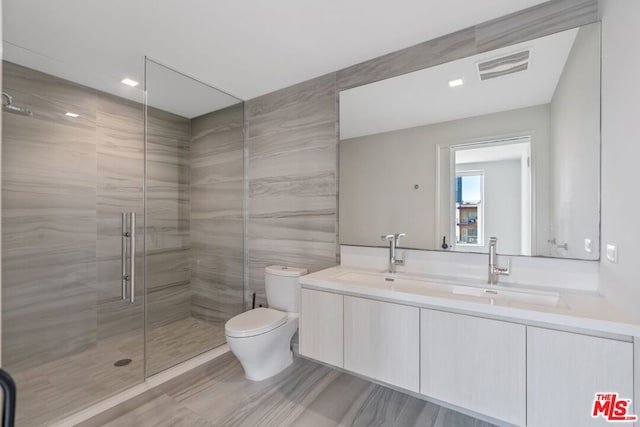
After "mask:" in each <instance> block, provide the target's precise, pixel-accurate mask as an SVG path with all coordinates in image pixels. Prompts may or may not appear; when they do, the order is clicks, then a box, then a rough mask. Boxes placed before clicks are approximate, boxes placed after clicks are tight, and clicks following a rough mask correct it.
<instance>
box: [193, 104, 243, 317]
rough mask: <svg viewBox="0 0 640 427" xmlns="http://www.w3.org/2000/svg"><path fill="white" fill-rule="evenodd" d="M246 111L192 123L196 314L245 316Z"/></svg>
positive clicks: (233, 108)
mask: <svg viewBox="0 0 640 427" xmlns="http://www.w3.org/2000/svg"><path fill="white" fill-rule="evenodd" d="M243 109H244V105H243V104H242V103H240V104H237V105H234V106H231V107H228V108H225V109H223V110H219V111H216V112H213V113H210V114H206V115H204V116H200V117H196V118H194V119H192V121H191V130H192V139H191V156H192V160H191V232H192V237H191V293H192V294H191V314H192V315H193V316H194V317H197V318H200V319H204V320H208V321H213V322H216V323H224V322H225V321H226V320H228V319H229V318H231V317H233V316H234V315H236V314H238V313H239V312H242V311H243V292H244V286H243V280H244V234H243V233H244V224H243V221H244V218H243V209H244V201H243V195H244V135H243V125H244V123H243V120H244V111H243Z"/></svg>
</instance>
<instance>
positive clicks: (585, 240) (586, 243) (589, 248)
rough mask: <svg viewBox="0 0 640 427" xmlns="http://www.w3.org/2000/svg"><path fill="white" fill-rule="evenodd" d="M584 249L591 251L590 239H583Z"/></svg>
mask: <svg viewBox="0 0 640 427" xmlns="http://www.w3.org/2000/svg"><path fill="white" fill-rule="evenodd" d="M584 251H585V252H586V253H588V254H590V253H591V252H592V251H593V247H592V245H591V239H584Z"/></svg>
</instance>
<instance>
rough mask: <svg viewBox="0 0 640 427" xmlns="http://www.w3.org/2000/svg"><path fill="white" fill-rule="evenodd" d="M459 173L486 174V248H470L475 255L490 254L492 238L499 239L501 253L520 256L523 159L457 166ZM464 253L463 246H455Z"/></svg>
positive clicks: (484, 219) (484, 236) (484, 217)
mask: <svg viewBox="0 0 640 427" xmlns="http://www.w3.org/2000/svg"><path fill="white" fill-rule="evenodd" d="M456 170H457V171H471V170H483V171H484V200H483V201H482V203H483V205H484V215H483V221H484V235H483V241H484V246H483V247H482V248H478V247H473V246H471V247H468V248H469V250H471V251H474V252H488V250H489V248H488V246H487V245H488V242H489V238H490V237H492V236H495V237H497V238H498V248H499V252H500V253H504V254H518V253H520V238H521V234H522V233H521V221H520V209H521V207H522V206H521V205H522V203H521V197H520V193H521V190H522V188H521V185H520V178H521V177H520V175H521V172H520V159H511V160H502V161H496V162H482V163H466V164H463V165H457V166H456ZM456 250H464V246H456Z"/></svg>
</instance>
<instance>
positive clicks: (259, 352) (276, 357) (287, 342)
mask: <svg viewBox="0 0 640 427" xmlns="http://www.w3.org/2000/svg"><path fill="white" fill-rule="evenodd" d="M297 329H298V318H297V317H295V318H290V319H288V320H287V322H286V323H285V324H284V325H282V326H280V327H278V328H276V329H274V330H272V331H269V332H267V333H265V334H262V335H257V336H253V337H243V338H237V337H229V336H227V337H226V338H227V344H228V345H229V348H230V349H231V352H232V353H233V354H234V355H235V356H236V357H237V358H238V360H239V361H240V364H241V365H242V367H243V368H244V372H245V377H246V378H247V379H248V380H251V381H263V380H266V379H267V378H271V377H273V376H274V375H277V374H279V373H280V372H282V371H284V370H285V369H286V368H287V367H289V366H290V365H291V364H292V363H293V352H292V351H291V338H293V335H294V334H295V332H296V330H297Z"/></svg>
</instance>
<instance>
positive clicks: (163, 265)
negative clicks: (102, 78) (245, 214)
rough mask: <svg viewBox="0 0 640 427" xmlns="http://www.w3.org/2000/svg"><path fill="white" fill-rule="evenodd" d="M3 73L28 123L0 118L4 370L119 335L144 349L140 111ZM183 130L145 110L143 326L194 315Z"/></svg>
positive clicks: (64, 85) (27, 74) (178, 121)
mask: <svg viewBox="0 0 640 427" xmlns="http://www.w3.org/2000/svg"><path fill="white" fill-rule="evenodd" d="M3 71H4V82H3V84H4V85H3V89H4V90H6V91H8V92H9V93H11V95H12V96H14V102H15V103H16V104H18V105H21V106H25V107H27V108H29V109H30V110H31V111H33V113H34V114H33V116H32V117H28V116H19V115H15V114H7V113H3V119H4V128H3V135H2V136H3V147H2V151H3V159H2V160H3V170H2V172H3V173H2V190H3V191H2V199H3V204H4V206H3V211H2V215H3V217H2V220H3V230H2V244H3V248H4V251H5V252H4V257H3V260H2V262H3V290H4V295H3V299H2V305H3V319H4V322H3V331H2V332H3V333H2V340H3V350H4V366H7V367H9V368H11V369H12V370H16V371H20V370H23V369H26V368H29V367H31V366H34V365H38V364H42V363H45V362H47V361H51V360H55V359H58V358H61V357H64V356H67V355H70V354H74V353H77V352H79V351H82V350H86V349H88V348H89V347H92V346H94V345H95V344H96V342H97V340H100V339H104V338H108V337H111V336H114V335H119V334H123V333H128V334H131V333H132V332H134V333H135V332H139V334H140V339H141V340H142V331H143V327H144V323H143V316H144V311H143V308H142V304H143V298H141V297H142V295H143V291H144V290H143V287H142V283H143V282H142V277H143V276H142V273H143V262H142V261H143V258H142V248H143V231H144V226H145V224H144V215H143V207H144V205H143V202H144V200H143V177H144V107H143V105H142V104H140V103H136V102H132V101H127V100H124V99H122V98H118V97H115V96H112V95H108V94H104V93H101V92H98V91H95V90H93V89H90V88H87V87H84V86H81V85H78V84H75V83H72V82H69V81H66V80H62V79H59V78H56V77H53V76H50V75H47V74H44V73H40V72H37V71H35V70H31V69H28V68H25V67H21V66H18V65H15V64H12V63H8V62H4V63H3ZM67 111H72V112H75V113H77V114H79V117H78V118H71V117H67V116H65V113H66V112H67ZM190 128H191V122H190V120H188V119H185V118H182V117H178V116H175V115H172V114H169V113H165V112H162V111H159V110H154V109H150V110H149V114H148V129H149V141H148V144H147V172H148V180H147V185H148V193H147V195H148V206H147V207H148V215H149V217H148V225H149V228H148V234H147V236H148V238H149V239H148V242H147V243H148V249H149V251H148V253H149V257H148V262H149V271H150V274H149V276H148V287H149V296H148V316H149V326H150V327H157V326H161V325H164V324H166V323H169V322H172V321H174V320H178V319H181V318H184V317H188V316H190V313H191V290H190V285H189V282H190V274H189V263H190V260H189V251H190V241H189V216H190V207H189V199H190V197H189V173H190V171H189V145H190V139H191V129H190ZM130 211H135V212H136V213H137V218H138V224H137V231H138V239H137V243H138V251H137V252H138V254H139V255H138V257H137V261H138V262H137V278H138V284H139V285H138V287H137V289H136V294H137V296H138V301H137V302H136V303H135V304H129V303H127V302H123V301H122V300H121V285H120V283H121V282H120V274H121V273H120V256H121V253H120V251H121V249H120V242H121V240H120V214H121V212H130ZM140 357H142V355H140Z"/></svg>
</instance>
